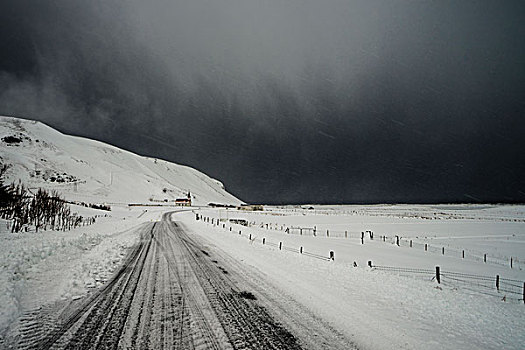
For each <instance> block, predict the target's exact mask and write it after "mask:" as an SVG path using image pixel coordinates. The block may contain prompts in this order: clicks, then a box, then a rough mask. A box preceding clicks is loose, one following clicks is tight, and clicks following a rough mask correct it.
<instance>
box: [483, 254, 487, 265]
mask: <svg viewBox="0 0 525 350" xmlns="http://www.w3.org/2000/svg"><path fill="white" fill-rule="evenodd" d="M483 262H485V263H486V262H487V254H483Z"/></svg>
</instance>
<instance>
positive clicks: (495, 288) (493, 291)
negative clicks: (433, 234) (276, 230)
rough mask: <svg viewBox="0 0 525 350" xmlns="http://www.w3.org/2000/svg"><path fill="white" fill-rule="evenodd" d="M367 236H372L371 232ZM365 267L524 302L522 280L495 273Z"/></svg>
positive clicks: (281, 246) (272, 244) (300, 250)
mask: <svg viewBox="0 0 525 350" xmlns="http://www.w3.org/2000/svg"><path fill="white" fill-rule="evenodd" d="M196 219H197V220H202V221H203V222H205V223H209V224H212V225H213V226H218V227H222V228H223V229H225V230H228V231H229V232H232V233H234V234H238V235H239V236H240V237H242V238H246V239H248V240H249V241H250V242H251V243H254V242H255V241H256V240H257V237H255V236H253V234H251V233H246V232H244V233H243V232H242V229H241V230H233V226H231V225H230V226H228V227H227V226H226V223H224V222H221V221H220V220H219V219H216V218H209V217H204V216H199V215H198V214H197V216H196ZM242 226H248V225H242ZM365 232H366V233H370V232H371V231H365ZM370 237H373V233H372V235H371V236H370ZM380 240H383V241H384V242H386V236H380ZM402 241H403V242H404V240H401V239H400V238H399V237H396V238H395V241H394V244H396V245H399V246H401V245H402V243H401V242H402ZM260 242H261V243H262V245H266V246H270V247H274V248H277V249H279V250H283V251H288V252H292V253H298V254H301V255H303V256H308V257H312V258H315V259H320V260H323V261H333V260H335V257H334V252H333V251H330V252H329V255H328V256H326V255H321V254H316V253H313V252H309V251H307V250H306V249H305V248H304V247H303V246H301V247H299V248H296V247H291V246H287V245H284V244H283V242H282V241H281V242H273V241H270V240H268V239H266V237H263V238H260ZM408 244H409V246H410V247H411V248H414V247H416V246H417V245H418V244H419V245H421V246H422V247H424V249H425V250H426V251H429V252H434V253H441V254H444V252H445V250H444V248H443V247H441V249H439V248H438V247H436V246H430V245H428V244H427V243H425V244H421V243H415V242H413V241H410V242H409V243H408ZM449 250H450V249H449ZM462 254H463V257H466V256H465V253H464V251H463V252H462ZM485 259H486V257H485ZM488 261H489V260H486V261H485V262H488ZM368 266H369V267H370V268H372V270H374V271H384V272H387V273H395V274H398V275H403V276H418V277H419V278H423V279H426V280H437V282H438V283H440V284H443V285H445V286H451V287H454V288H457V287H462V288H466V289H471V290H473V291H476V292H478V293H481V294H486V295H490V296H497V297H502V295H503V297H502V299H503V300H505V301H506V300H509V301H510V300H515V301H523V302H524V303H525V282H523V281H519V280H515V279H509V278H503V277H500V276H499V275H496V276H483V275H476V274H467V273H461V272H453V271H442V270H440V268H439V266H436V269H435V270H430V269H420V268H410V267H398V266H378V265H373V264H372V261H368Z"/></svg>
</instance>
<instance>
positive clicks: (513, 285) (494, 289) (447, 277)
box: [372, 266, 525, 303]
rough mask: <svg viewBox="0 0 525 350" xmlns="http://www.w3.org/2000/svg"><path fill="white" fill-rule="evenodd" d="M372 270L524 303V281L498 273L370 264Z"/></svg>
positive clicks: (437, 267)
mask: <svg viewBox="0 0 525 350" xmlns="http://www.w3.org/2000/svg"><path fill="white" fill-rule="evenodd" d="M372 270H374V271H384V272H387V273H395V274H398V275H409V276H417V277H422V278H424V279H425V280H437V282H438V283H439V284H443V285H445V286H449V287H453V288H462V289H468V290H472V291H475V292H477V293H481V294H484V295H489V296H494V297H499V298H502V300H504V301H507V300H508V301H511V300H514V301H523V303H525V282H524V281H519V280H515V279H510V278H503V277H501V276H499V275H495V276H484V275H476V274H468V273H462V272H454V271H443V270H441V269H440V268H439V266H436V269H435V270H429V269H417V268H406V267H395V266H372Z"/></svg>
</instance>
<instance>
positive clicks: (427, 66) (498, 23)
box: [0, 0, 525, 202]
mask: <svg viewBox="0 0 525 350" xmlns="http://www.w3.org/2000/svg"><path fill="white" fill-rule="evenodd" d="M0 23H2V33H1V36H0V45H1V46H0V48H1V50H0V52H1V53H0V113H1V114H9V115H18V116H25V117H28V118H34V119H40V120H42V121H44V122H47V123H49V124H51V125H52V126H54V127H57V128H59V129H61V130H63V131H66V132H70V133H74V134H80V135H84V136H88V137H92V138H96V139H101V140H104V141H108V142H110V143H113V144H116V145H118V146H121V147H125V148H128V149H131V150H133V151H135V152H138V153H140V154H149V155H155V156H158V157H162V158H166V159H169V160H172V161H176V162H181V163H185V164H189V165H191V166H193V167H196V168H198V169H200V170H203V171H205V172H206V173H208V174H210V175H212V176H214V177H217V178H219V179H221V180H223V181H224V182H225V183H226V185H227V188H228V189H229V190H230V191H232V192H233V193H234V194H236V195H238V196H240V197H241V198H243V199H245V200H247V201H257V202H259V201H261V202H290V201H295V202H306V201H312V202H407V201H424V202H443V201H472V200H473V198H477V199H479V200H482V201H524V199H525V184H524V181H523V178H522V177H523V174H524V173H525V161H524V158H525V157H523V154H525V141H524V140H523V138H522V133H523V130H525V121H524V119H523V115H524V112H525V98H524V96H525V39H524V38H525V35H524V34H525V30H524V29H525V24H524V23H525V5H524V4H523V2H520V1H516V2H511V1H506V2H502V3H496V2H490V1H462V2H457V1H450V2H446V1H440V2H430V1H429V2H423V1H390V0H389V1H347V0H329V1H322V2H321V1H313V0H290V1H278V0H257V1H256V0H248V1H246V0H244V1H241V0H221V1H211V0H192V1H168V0H164V1H162V0H156V1H148V2H144V1H89V2H86V1H70V0H68V1H66V0H62V1H46V2H37V1H4V2H2V4H1V5H0Z"/></svg>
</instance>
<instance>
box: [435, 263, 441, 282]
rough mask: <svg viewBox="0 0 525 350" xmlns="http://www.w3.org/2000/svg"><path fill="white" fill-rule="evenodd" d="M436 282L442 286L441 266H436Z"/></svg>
mask: <svg viewBox="0 0 525 350" xmlns="http://www.w3.org/2000/svg"><path fill="white" fill-rule="evenodd" d="M436 281H437V282H438V283H439V284H441V274H440V271H439V266H436Z"/></svg>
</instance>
